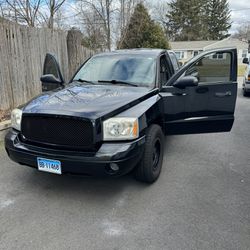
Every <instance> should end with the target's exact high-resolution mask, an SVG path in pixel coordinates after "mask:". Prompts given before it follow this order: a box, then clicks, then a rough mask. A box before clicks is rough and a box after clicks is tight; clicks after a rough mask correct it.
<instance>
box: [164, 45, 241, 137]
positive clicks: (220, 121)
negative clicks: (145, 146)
mask: <svg viewBox="0 0 250 250" xmlns="http://www.w3.org/2000/svg"><path fill="white" fill-rule="evenodd" d="M178 74H179V76H178ZM176 75H177V77H176ZM185 75H193V76H195V77H197V78H198V80H199V84H198V86H194V87H186V88H184V89H177V88H176V87H173V86H172V84H173V83H174V82H175V81H176V80H177V79H179V78H181V77H183V76H185ZM236 76H237V53H236V49H229V50H228V49H222V50H213V51H210V52H205V53H203V54H200V55H198V56H197V57H196V58H195V60H192V61H191V62H190V63H188V65H185V66H184V67H183V68H181V69H180V71H179V72H177V74H175V75H174V76H173V77H172V78H171V79H170V84H169V83H168V85H167V86H165V87H163V88H162V90H161V92H160V94H161V96H162V97H163V103H164V118H165V119H164V120H165V127H166V132H167V133H168V134H189V133H207V132H224V131H230V130H231V128H232V125H233V122H234V109H235V102H236V96H237V81H236ZM173 79H174V80H173ZM171 81H172V82H171Z"/></svg>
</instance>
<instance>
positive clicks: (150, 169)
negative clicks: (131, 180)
mask: <svg viewBox="0 0 250 250" xmlns="http://www.w3.org/2000/svg"><path fill="white" fill-rule="evenodd" d="M163 151H164V135H163V133H162V129H161V127H160V126H159V125H156V124H153V125H151V126H150V127H149V129H148V131H147V134H146V142H145V148H144V153H143V156H142V159H141V161H140V162H139V164H138V165H137V167H136V169H135V178H136V179H137V180H139V181H143V182H147V183H153V182H155V181H156V180H157V179H158V177H159V175H160V173H161V168H162V160H163Z"/></svg>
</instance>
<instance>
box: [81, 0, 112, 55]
mask: <svg viewBox="0 0 250 250" xmlns="http://www.w3.org/2000/svg"><path fill="white" fill-rule="evenodd" d="M79 1H80V2H81V6H82V7H83V8H82V12H83V13H84V12H85V13H86V12H88V13H90V14H91V13H92V15H94V16H97V18H96V17H95V18H94V20H95V21H96V20H98V22H99V25H101V26H102V28H103V30H104V31H105V36H106V47H107V49H108V50H111V44H112V39H111V20H112V15H113V14H114V12H115V10H116V9H115V5H114V1H113V0H79ZM83 15H84V14H83Z"/></svg>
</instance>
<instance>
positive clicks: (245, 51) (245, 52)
mask: <svg viewBox="0 0 250 250" xmlns="http://www.w3.org/2000/svg"><path fill="white" fill-rule="evenodd" d="M247 54H248V50H247V49H243V50H242V58H246V57H247Z"/></svg>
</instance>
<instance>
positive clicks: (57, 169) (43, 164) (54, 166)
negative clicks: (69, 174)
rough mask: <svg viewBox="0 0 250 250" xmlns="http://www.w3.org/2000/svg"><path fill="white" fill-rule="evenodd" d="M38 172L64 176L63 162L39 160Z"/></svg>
mask: <svg viewBox="0 0 250 250" xmlns="http://www.w3.org/2000/svg"><path fill="white" fill-rule="evenodd" d="M37 166H38V170H40V171H44V172H49V173H53V174H62V169H61V162H60V161H56V160H50V159H45V158H39V157H38V158H37Z"/></svg>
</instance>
